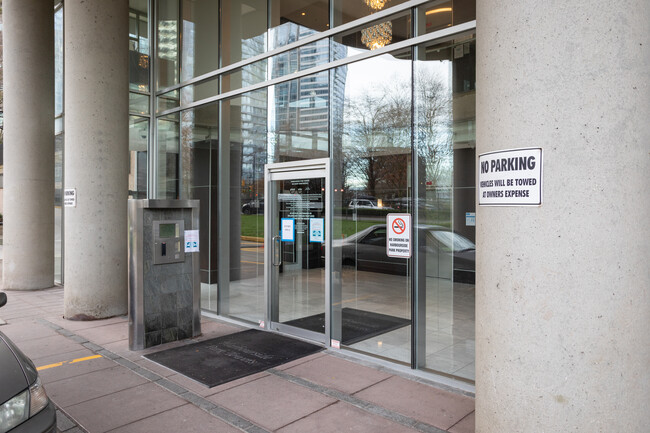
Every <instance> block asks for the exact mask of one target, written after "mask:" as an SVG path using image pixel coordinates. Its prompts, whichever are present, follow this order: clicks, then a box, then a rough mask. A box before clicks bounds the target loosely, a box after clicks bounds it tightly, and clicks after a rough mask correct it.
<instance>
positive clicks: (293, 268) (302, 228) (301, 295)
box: [265, 160, 329, 343]
mask: <svg viewBox="0 0 650 433" xmlns="http://www.w3.org/2000/svg"><path fill="white" fill-rule="evenodd" d="M312 161H314V160H312ZM316 161H321V162H323V163H322V164H316V165H315V166H314V164H307V165H306V166H305V165H304V162H301V163H286V164H269V165H267V188H268V189H267V194H266V197H267V200H266V202H265V207H266V209H265V220H266V224H267V226H266V227H267V230H266V233H267V235H266V237H265V243H266V247H265V250H266V251H267V254H268V256H267V260H266V261H265V262H266V269H267V272H266V281H267V292H268V300H269V301H268V302H269V310H268V318H269V320H268V328H269V329H271V330H274V331H279V332H282V333H286V334H291V335H296V336H298V337H302V338H306V339H309V340H313V341H317V342H321V343H326V342H327V341H328V338H329V308H328V305H329V276H328V275H329V258H328V252H329V247H328V242H327V235H328V233H329V230H328V227H326V226H327V225H328V224H327V221H328V215H329V211H328V206H327V202H328V193H327V189H328V185H327V170H326V168H325V164H326V162H327V160H316Z"/></svg>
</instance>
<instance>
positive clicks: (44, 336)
mask: <svg viewBox="0 0 650 433" xmlns="http://www.w3.org/2000/svg"><path fill="white" fill-rule="evenodd" d="M7 293H8V298H9V302H8V304H7V305H6V306H5V307H3V308H2V309H0V318H2V319H4V320H6V321H7V322H8V324H6V325H3V326H0V331H2V332H4V333H5V334H7V335H8V336H9V337H10V338H12V339H13V340H14V341H15V342H16V344H17V345H18V346H19V347H21V348H22V349H23V350H24V351H25V352H26V353H27V354H28V355H29V356H30V357H32V359H33V360H34V362H35V364H36V365H37V366H38V367H47V368H44V369H42V370H41V371H40V374H41V376H42V380H43V382H44V384H45V388H46V390H47V392H48V394H49V395H50V397H51V398H52V400H53V401H54V402H55V404H57V406H58V407H59V408H60V409H61V410H62V411H63V412H61V416H60V426H59V428H60V430H61V431H65V432H66V433H67V432H80V431H83V430H86V431H88V432H93V433H94V432H109V431H110V432H152V431H155V432H178V431H187V432H203V431H219V432H231V431H232V432H235V431H243V430H244V431H249V432H269V431H279V432H304V431H319V432H334V431H336V432H338V431H355V432H407V431H424V432H435V433H440V432H444V431H449V432H454V433H467V432H473V410H474V400H473V398H472V397H471V396H467V395H463V394H461V393H457V392H451V391H448V390H443V389H441V388H438V387H436V386H433V385H432V384H426V383H423V382H422V380H421V379H418V380H417V381H416V380H412V379H411V378H408V377H404V376H403V375H401V374H396V372H394V371H390V370H388V369H386V368H385V367H375V366H372V365H367V363H360V362H357V361H353V360H350V359H345V357H344V356H343V355H342V353H341V352H340V351H326V352H320V353H318V354H315V355H311V356H308V357H305V358H302V359H299V360H296V361H293V362H291V363H288V364H285V365H283V366H280V367H277V368H275V369H271V370H268V371H266V372H262V373H258V374H255V375H251V376H248V377H246V378H242V379H239V380H237V381H233V382H230V383H226V384H223V385H221V386H218V387H215V388H207V387H204V386H203V385H201V384H199V383H197V382H194V381H192V380H191V379H188V378H187V377H185V376H182V375H180V374H178V373H176V372H174V371H171V370H168V369H166V368H165V367H162V366H160V365H157V364H155V363H153V362H151V361H149V360H147V359H145V358H143V357H142V355H143V354H145V353H149V352H153V351H158V350H161V349H164V348H167V347H171V346H177V345H183V344H188V343H190V342H191V340H190V341H184V342H176V343H171V344H168V345H166V346H165V347H162V346H160V347H156V348H150V349H147V350H145V351H139V352H133V351H129V350H128V340H127V330H128V321H127V318H126V317H118V318H112V319H108V320H100V321H93V322H71V321H67V320H65V319H62V317H61V316H62V306H63V289H62V288H54V289H49V290H43V291H37V292H13V291H10V292H7ZM202 328H203V332H204V334H203V335H202V336H200V337H199V338H197V339H195V340H203V339H207V338H212V337H216V336H219V335H225V334H228V333H232V332H236V331H238V330H239V329H240V328H239V327H237V326H233V325H231V324H227V323H221V322H217V321H212V320H209V319H206V318H204V319H203V322H202ZM452 342H453V341H452Z"/></svg>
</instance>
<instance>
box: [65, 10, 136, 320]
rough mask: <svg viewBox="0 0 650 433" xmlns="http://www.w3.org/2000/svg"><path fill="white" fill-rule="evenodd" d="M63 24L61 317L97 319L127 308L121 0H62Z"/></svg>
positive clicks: (125, 45)
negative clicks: (71, 191) (68, 191)
mask: <svg viewBox="0 0 650 433" xmlns="http://www.w3.org/2000/svg"><path fill="white" fill-rule="evenodd" d="M64 27H65V125H64V128H65V188H76V190H77V205H76V207H67V208H65V295H64V302H65V309H64V315H65V317H66V318H67V319H73V320H77V319H78V320H86V319H99V318H106V317H111V316H115V315H120V314H125V313H126V311H127V195H128V182H127V181H128V168H129V166H128V163H129V154H128V96H129V93H128V82H129V77H128V51H127V50H128V1H127V0H114V1H110V2H108V1H104V0H85V1H80V0H72V1H66V3H65V8H64Z"/></svg>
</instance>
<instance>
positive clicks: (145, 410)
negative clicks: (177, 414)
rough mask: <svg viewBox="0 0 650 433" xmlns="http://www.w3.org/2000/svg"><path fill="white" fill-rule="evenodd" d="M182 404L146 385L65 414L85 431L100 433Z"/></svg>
mask: <svg viewBox="0 0 650 433" xmlns="http://www.w3.org/2000/svg"><path fill="white" fill-rule="evenodd" d="M185 404H187V403H186V402H185V400H183V399H181V398H179V397H177V396H175V395H174V394H172V393H170V392H167V391H165V390H164V389H162V388H161V387H159V386H158V385H155V384H153V383H146V384H144V385H139V386H136V387H133V388H129V389H125V390H122V391H118V392H115V393H112V394H107V395H104V396H102V397H98V398H95V399H92V400H88V401H84V402H83V403H79V404H76V405H73V406H69V407H68V408H67V409H66V411H67V412H68V413H69V414H70V416H72V417H73V418H74V419H75V420H77V422H78V423H79V424H80V425H81V426H82V427H83V428H85V429H86V430H88V431H89V432H92V433H102V432H106V431H109V430H112V429H115V428H117V427H122V426H125V425H128V424H131V423H133V422H135V421H138V420H142V419H144V418H148V417H151V416H153V415H156V414H159V413H161V412H164V411H166V410H169V409H173V408H176V407H179V406H183V405H185ZM149 431H151V432H155V431H156V430H149Z"/></svg>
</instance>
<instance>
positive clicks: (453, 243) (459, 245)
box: [429, 230, 476, 251]
mask: <svg viewBox="0 0 650 433" xmlns="http://www.w3.org/2000/svg"><path fill="white" fill-rule="evenodd" d="M429 234H430V235H431V236H433V237H434V239H436V240H437V241H438V242H440V244H441V246H443V247H444V248H445V249H446V250H447V251H466V250H473V249H475V248H476V245H474V243H473V242H472V241H470V240H469V239H467V238H466V237H464V236H461V235H459V234H457V233H454V232H452V231H448V230H429Z"/></svg>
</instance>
